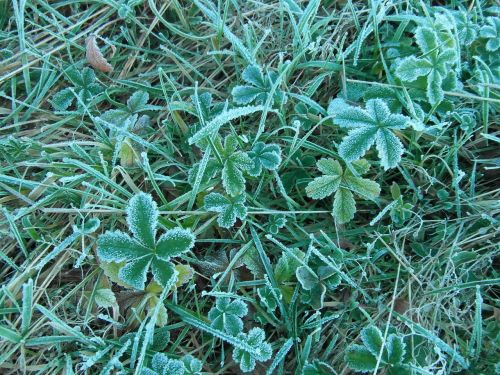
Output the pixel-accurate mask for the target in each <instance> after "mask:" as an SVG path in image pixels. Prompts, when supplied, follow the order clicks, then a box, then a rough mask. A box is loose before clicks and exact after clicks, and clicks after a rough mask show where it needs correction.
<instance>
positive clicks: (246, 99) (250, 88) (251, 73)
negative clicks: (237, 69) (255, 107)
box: [231, 65, 286, 105]
mask: <svg viewBox="0 0 500 375" xmlns="http://www.w3.org/2000/svg"><path fill="white" fill-rule="evenodd" d="M242 78H243V80H244V81H245V82H246V83H247V85H241V86H236V87H234V88H233V90H232V92H231V93H232V95H233V100H234V102H235V103H237V104H250V103H252V102H255V103H257V104H264V103H265V102H266V101H267V98H268V96H269V93H270V92H271V88H272V85H273V84H274V82H275V81H276V78H277V76H276V75H275V74H274V73H273V72H269V73H267V74H266V75H264V74H263V72H262V69H261V67H260V66H258V65H249V66H247V67H246V68H245V70H243V73H242ZM285 101H286V95H285V94H284V92H282V91H281V90H279V89H276V90H275V92H274V94H273V98H272V102H271V105H272V104H273V102H277V103H279V104H280V103H284V102H285Z"/></svg>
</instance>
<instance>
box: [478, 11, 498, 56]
mask: <svg viewBox="0 0 500 375" xmlns="http://www.w3.org/2000/svg"><path fill="white" fill-rule="evenodd" d="M479 35H480V36H481V38H486V39H488V41H487V42H486V49H487V50H488V51H489V52H496V50H498V48H499V47H500V18H498V17H488V19H487V23H486V25H484V26H483V27H481V31H480V32H479Z"/></svg>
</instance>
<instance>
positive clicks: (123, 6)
mask: <svg viewBox="0 0 500 375" xmlns="http://www.w3.org/2000/svg"><path fill="white" fill-rule="evenodd" d="M142 2H143V0H121V1H119V2H118V17H120V18H121V19H122V20H123V19H124V20H127V21H131V20H132V19H133V17H134V16H135V9H134V8H135V7H136V6H138V5H140V4H141V3H142Z"/></svg>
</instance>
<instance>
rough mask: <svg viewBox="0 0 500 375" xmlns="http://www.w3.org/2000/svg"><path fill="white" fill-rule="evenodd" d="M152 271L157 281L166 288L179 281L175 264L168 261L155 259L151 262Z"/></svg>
mask: <svg viewBox="0 0 500 375" xmlns="http://www.w3.org/2000/svg"><path fill="white" fill-rule="evenodd" d="M151 271H152V272H153V276H154V279H155V280H156V282H157V283H158V284H160V285H161V286H162V287H164V288H169V289H170V287H171V286H172V285H173V284H174V283H175V282H176V281H177V275H178V272H177V271H176V269H175V267H174V266H173V264H172V263H170V262H168V261H165V260H162V259H154V260H153V263H152V264H151Z"/></svg>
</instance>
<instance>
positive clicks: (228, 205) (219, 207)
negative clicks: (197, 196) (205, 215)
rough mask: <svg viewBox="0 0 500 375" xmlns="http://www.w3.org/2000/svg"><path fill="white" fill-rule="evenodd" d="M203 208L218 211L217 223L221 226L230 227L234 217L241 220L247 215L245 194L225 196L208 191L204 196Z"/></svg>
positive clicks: (234, 219)
mask: <svg viewBox="0 0 500 375" xmlns="http://www.w3.org/2000/svg"><path fill="white" fill-rule="evenodd" d="M205 209H206V210H207V211H212V212H217V213H219V217H218V218H217V223H218V224H219V225H220V226H221V227H223V228H231V227H232V226H233V225H234V223H236V218H239V219H241V220H243V219H244V218H246V217H247V208H246V207H245V196H244V195H239V196H237V197H225V196H224V195H222V194H219V193H210V194H208V195H207V196H206V197H205Z"/></svg>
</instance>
